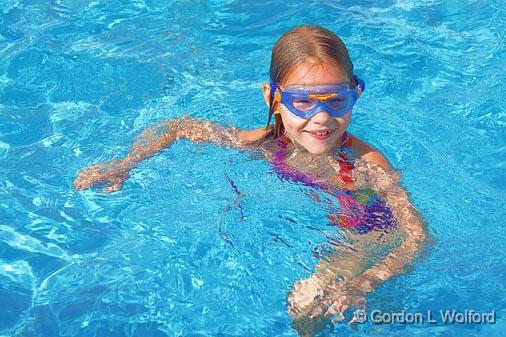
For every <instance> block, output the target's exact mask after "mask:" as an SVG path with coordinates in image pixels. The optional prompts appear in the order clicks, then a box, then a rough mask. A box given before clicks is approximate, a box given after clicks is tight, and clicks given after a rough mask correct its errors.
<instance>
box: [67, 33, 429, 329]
mask: <svg viewBox="0 0 506 337" xmlns="http://www.w3.org/2000/svg"><path fill="white" fill-rule="evenodd" d="M364 90H365V84H364V82H363V81H361V80H360V79H359V78H358V77H357V76H356V75H355V74H353V64H352V63H351V60H350V58H349V54H348V51H347V49H346V47H345V46H344V44H343V42H342V41H341V40H340V39H339V38H338V37H337V36H336V35H335V34H333V33H332V32H330V31H328V30H326V29H324V28H321V27H315V26H301V27H297V28H295V29H293V30H291V31H289V32H287V33H285V34H284V35H283V36H282V37H281V38H280V39H279V40H278V42H276V44H275V46H274V48H273V52H272V59H271V67H270V83H264V84H263V86H262V91H263V96H264V99H265V102H266V104H267V107H268V109H269V116H268V121H267V126H266V127H265V128H259V129H254V130H239V129H237V128H229V129H227V128H224V127H223V126H221V125H218V124H216V123H212V122H210V121H205V120H198V119H189V118H184V117H183V118H176V119H173V120H170V121H167V122H163V123H160V124H159V125H157V126H155V127H152V128H149V129H147V130H145V131H143V132H142V133H141V134H140V136H139V137H138V138H137V139H136V142H135V143H134V145H133V147H132V149H131V150H130V152H129V153H128V155H127V157H126V158H124V159H123V160H115V161H112V162H108V163H101V164H97V165H94V166H91V167H89V168H87V169H85V170H83V171H82V172H81V173H80V174H79V175H78V177H77V178H76V180H75V182H74V186H75V187H76V188H77V189H86V188H90V187H93V186H96V185H98V184H107V185H108V186H107V187H106V188H105V189H104V192H114V191H117V190H119V189H121V188H122V186H123V183H124V181H125V180H127V179H128V175H129V172H130V170H131V169H132V168H133V167H135V166H136V165H137V164H138V163H139V162H140V161H141V160H144V159H147V158H149V157H151V156H153V155H155V154H157V153H158V152H160V151H161V150H163V149H165V148H167V147H168V146H170V145H171V144H172V143H173V142H174V141H176V140H178V139H180V138H185V139H188V140H191V141H194V142H202V141H205V142H214V143H215V144H218V145H220V146H230V147H236V148H239V149H243V150H247V151H260V152H261V153H262V154H263V155H264V157H265V158H266V160H268V161H270V162H271V163H272V164H273V169H274V171H275V172H276V173H277V174H278V175H279V176H280V177H281V178H283V179H289V180H291V181H294V182H297V183H302V184H305V185H307V186H309V187H312V188H313V191H314V192H315V193H311V192H310V193H309V194H310V196H311V197H312V198H314V199H315V200H316V201H321V202H323V201H322V200H321V198H320V196H319V194H318V193H316V192H322V193H324V194H325V195H326V196H327V197H328V199H326V201H325V202H328V209H329V214H328V220H329V222H330V223H331V224H332V225H334V226H336V228H338V229H339V230H341V231H345V232H346V233H347V234H346V238H345V239H346V241H348V242H347V244H346V245H345V246H346V247H347V249H340V247H339V246H338V245H334V247H333V248H334V249H332V250H331V251H330V252H329V254H327V256H323V257H322V258H321V260H320V262H319V264H318V265H317V266H316V271H315V273H314V274H313V275H311V276H310V277H309V278H307V279H304V280H300V281H298V282H296V283H295V284H294V286H293V288H292V289H291V291H290V292H289V294H288V298H287V302H288V312H289V314H290V315H291V317H292V318H293V326H294V328H295V329H296V330H297V332H298V333H299V334H300V335H304V336H311V335H314V333H315V332H317V331H318V330H319V328H320V327H321V326H322V322H324V321H325V320H326V319H328V318H329V317H331V316H333V315H337V317H334V319H335V320H336V321H339V320H342V319H343V318H344V316H343V312H344V311H345V310H346V309H347V308H348V307H358V308H363V307H364V305H365V295H366V294H367V293H368V292H370V291H373V290H374V289H375V288H377V287H379V286H380V285H381V284H382V283H383V282H384V281H386V280H387V279H389V278H391V277H392V276H395V275H398V274H401V273H402V272H403V271H404V268H405V267H406V266H407V265H409V264H410V263H411V262H412V261H413V260H414V258H415V257H416V255H417V254H419V252H420V251H421V249H422V247H423V245H424V242H425V241H426V239H427V232H426V230H425V228H424V225H423V221H422V220H421V217H420V216H419V215H418V212H417V211H416V210H415V209H414V208H413V206H412V205H411V203H410V202H409V198H408V195H407V193H406V191H405V190H404V189H403V188H402V187H401V186H400V183H399V178H400V177H399V174H398V173H397V172H395V171H394V170H393V169H392V168H391V166H390V164H389V163H388V161H387V160H386V159H385V157H384V156H383V155H382V154H381V153H380V152H379V151H378V150H376V149H375V148H374V147H372V146H370V145H369V144H367V143H366V142H364V141H362V140H360V139H359V138H358V137H355V136H353V135H351V134H349V133H347V131H346V130H347V128H348V125H349V123H350V121H351V116H352V108H353V105H354V104H355V102H356V101H357V99H358V98H359V97H360V96H361V95H362V93H363V91H364ZM273 116H274V118H275V121H274V126H272V125H271V124H270V121H271V118H272V117H273ZM385 233H388V234H389V235H390V234H391V235H395V236H399V237H401V239H400V240H398V244H396V245H394V246H392V247H389V249H388V251H387V253H386V254H385V255H384V256H383V258H382V259H381V260H378V261H373V263H370V261H368V259H367V256H368V252H369V250H370V248H371V247H372V246H374V245H373V244H372V243H376V242H379V240H381V238H382V237H383V236H384V234H385ZM379 245H380V246H381V242H380V243H379ZM315 318H316V319H315Z"/></svg>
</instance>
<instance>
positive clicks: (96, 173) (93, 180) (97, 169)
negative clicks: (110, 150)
mask: <svg viewBox="0 0 506 337" xmlns="http://www.w3.org/2000/svg"><path fill="white" fill-rule="evenodd" d="M130 169H131V166H130V165H128V164H127V163H126V162H125V161H123V160H113V161H110V162H105V163H99V164H95V165H92V166H90V167H88V168H86V169H84V170H82V171H81V172H79V175H78V176H77V178H76V180H74V187H75V188H76V189H78V190H86V189H88V188H91V187H96V186H99V185H104V184H106V185H108V187H106V188H104V190H103V192H105V193H110V192H116V191H118V190H120V189H121V188H122V187H123V182H124V181H125V180H127V179H128V173H129V172H130Z"/></svg>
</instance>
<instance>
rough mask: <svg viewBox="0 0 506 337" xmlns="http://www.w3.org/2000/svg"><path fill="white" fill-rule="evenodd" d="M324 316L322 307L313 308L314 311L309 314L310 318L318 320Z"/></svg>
mask: <svg viewBox="0 0 506 337" xmlns="http://www.w3.org/2000/svg"><path fill="white" fill-rule="evenodd" d="M322 314H323V308H322V307H320V306H316V307H315V308H313V310H312V311H311V313H310V314H309V317H311V318H316V317H318V316H321V315H322Z"/></svg>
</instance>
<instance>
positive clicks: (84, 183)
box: [74, 176, 92, 190]
mask: <svg viewBox="0 0 506 337" xmlns="http://www.w3.org/2000/svg"><path fill="white" fill-rule="evenodd" d="M91 185H92V183H91V180H90V179H87V178H83V177H81V176H79V177H77V178H76V180H74V188H75V189H76V190H85V189H88V188H90V187H91Z"/></svg>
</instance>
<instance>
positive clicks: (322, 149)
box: [306, 146, 332, 155]
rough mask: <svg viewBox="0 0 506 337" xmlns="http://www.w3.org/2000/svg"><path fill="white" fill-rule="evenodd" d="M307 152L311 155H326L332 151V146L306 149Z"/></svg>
mask: <svg viewBox="0 0 506 337" xmlns="http://www.w3.org/2000/svg"><path fill="white" fill-rule="evenodd" d="M306 150H307V152H309V153H311V154H315V155H318V154H326V153H329V152H330V151H331V150H332V146H317V147H309V148H306Z"/></svg>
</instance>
